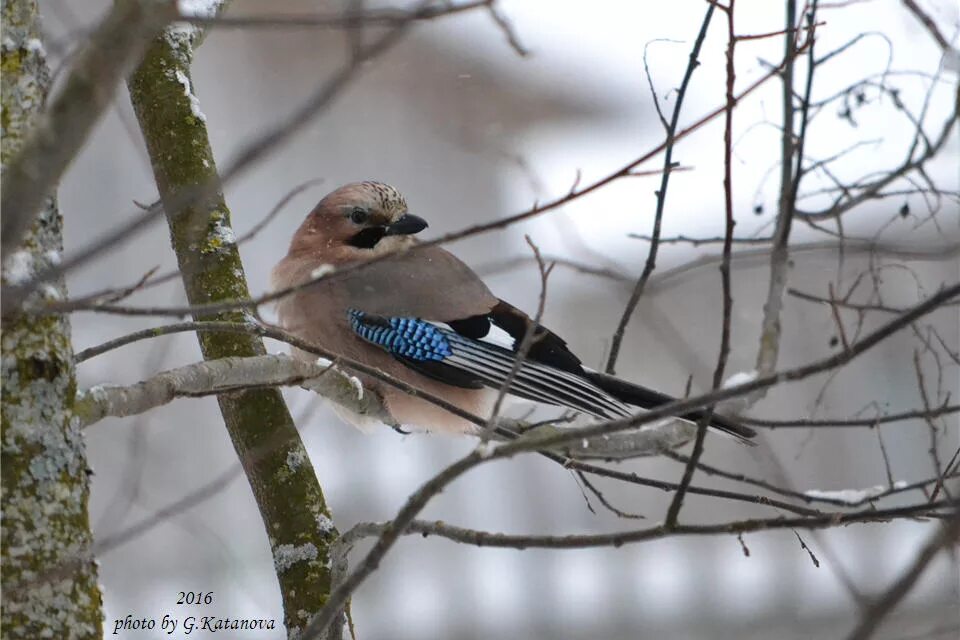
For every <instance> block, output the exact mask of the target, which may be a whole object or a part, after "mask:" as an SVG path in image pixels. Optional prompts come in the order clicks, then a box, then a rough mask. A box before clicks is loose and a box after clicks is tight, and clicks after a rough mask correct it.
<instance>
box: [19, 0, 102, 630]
mask: <svg viewBox="0 0 960 640" xmlns="http://www.w3.org/2000/svg"><path fill="white" fill-rule="evenodd" d="M2 17H3V38H2V40H3V44H2V71H3V74H2V107H3V109H2V118H0V119H2V134H0V135H2V141H3V151H2V165H3V167H4V169H6V167H7V165H8V163H9V162H10V160H11V159H12V158H13V157H14V155H15V154H16V153H17V151H18V150H19V149H20V148H21V147H22V145H23V141H24V139H25V137H26V135H27V134H28V132H29V131H30V129H31V127H32V126H33V125H34V124H35V122H36V118H37V116H38V114H39V113H40V110H41V109H42V107H43V104H44V100H45V99H46V95H47V91H48V89H49V86H50V73H49V68H48V67H47V64H46V58H45V54H44V51H43V45H42V43H41V41H40V39H39V38H40V24H39V15H38V8H37V3H36V2H35V1H34V0H5V1H4V2H3V3H2ZM61 248H62V236H61V218H60V214H59V211H58V210H57V204H56V200H55V199H54V198H48V199H47V200H46V202H45V204H44V206H43V208H42V211H41V212H40V214H39V216H38V217H37V219H36V220H35V221H34V223H33V225H32V228H31V229H30V230H29V232H28V233H27V236H26V237H25V239H24V243H23V245H22V246H21V247H18V248H17V250H16V251H14V252H12V253H10V254H9V255H6V256H4V261H3V283H4V285H8V284H19V283H23V282H26V281H28V280H30V279H31V278H32V277H33V275H34V274H35V273H36V272H37V270H38V269H42V268H44V267H45V266H49V265H51V264H53V263H56V261H58V260H59V256H60V250H61ZM65 294H66V290H65V287H64V283H63V281H62V280H59V281H57V282H52V283H49V284H46V285H43V286H42V287H40V289H39V290H38V292H37V293H35V294H33V297H34V298H35V299H36V297H40V298H42V299H45V300H52V299H57V298H62V297H64V296H65ZM2 352H3V357H2V380H3V395H2V440H3V442H2V448H0V453H2V461H0V466H2V478H3V489H2V490H3V493H2V495H3V498H2V504H3V522H2V545H0V559H2V563H3V612H2V615H0V635H2V636H3V637H5V638H91V639H93V638H101V637H102V614H101V610H100V604H101V594H100V590H99V587H98V585H97V566H96V563H95V562H94V560H93V557H92V555H91V545H92V535H91V533H90V522H89V517H88V514H87V502H88V498H89V494H90V482H89V470H88V469H87V458H86V452H85V449H84V442H83V435H82V432H81V430H80V427H79V422H78V421H77V420H75V418H74V416H73V401H74V396H75V392H76V380H75V377H74V359H73V346H72V344H71V342H70V323H69V321H68V319H67V318H66V317H65V316H54V315H48V316H39V317H25V316H21V317H13V318H10V319H7V320H5V321H4V325H3V338H2Z"/></svg>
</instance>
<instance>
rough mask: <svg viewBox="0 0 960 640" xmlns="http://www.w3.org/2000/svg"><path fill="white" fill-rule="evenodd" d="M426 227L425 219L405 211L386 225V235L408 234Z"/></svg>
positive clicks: (418, 231)
mask: <svg viewBox="0 0 960 640" xmlns="http://www.w3.org/2000/svg"><path fill="white" fill-rule="evenodd" d="M426 228H427V221H426V220H424V219H423V218H421V217H419V216H415V215H411V214H409V213H405V214H403V215H402V216H400V217H399V218H397V219H396V221H394V223H393V224H389V225H387V227H386V229H387V233H386V235H388V236H409V235H413V234H415V233H420V232H421V231H423V230H424V229H426Z"/></svg>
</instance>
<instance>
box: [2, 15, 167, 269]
mask: <svg viewBox="0 0 960 640" xmlns="http://www.w3.org/2000/svg"><path fill="white" fill-rule="evenodd" d="M175 16H176V9H175V3H173V2H153V1H144V0H120V1H119V2H115V3H114V4H113V9H112V10H111V11H110V13H108V14H107V16H106V18H104V20H103V22H101V23H100V26H98V27H97V29H96V31H94V32H93V34H92V35H91V36H90V38H89V40H88V41H87V43H86V45H85V46H84V47H83V49H81V50H80V51H79V52H78V53H76V54H75V58H74V59H75V63H74V65H73V70H72V71H71V72H70V75H69V77H68V78H67V79H66V80H65V81H64V85H63V88H62V89H61V91H60V93H59V94H58V95H57V97H56V98H54V99H53V100H52V101H51V102H50V103H49V105H48V106H47V109H46V112H45V113H44V115H43V116H42V118H41V120H40V121H39V122H38V123H37V125H36V127H35V128H34V130H33V131H32V133H31V136H30V138H29V140H28V141H27V142H26V143H25V144H24V146H23V147H22V148H21V150H20V151H19V153H18V154H17V156H16V157H15V158H14V159H13V160H12V161H11V162H10V163H9V164H8V165H7V166H6V168H5V169H4V172H3V178H2V183H3V184H2V192H3V194H2V196H0V209H3V225H2V227H3V228H2V231H0V235H2V237H3V240H2V248H0V252H2V253H3V254H5V255H6V254H9V253H10V252H12V251H13V250H14V249H16V248H17V247H18V246H20V242H21V240H22V239H23V234H24V233H25V232H26V230H27V229H28V228H29V227H30V223H31V222H32V221H33V219H34V216H35V214H36V212H37V210H38V209H39V208H40V205H41V204H42V203H43V201H44V200H45V199H46V198H47V197H49V196H50V195H51V192H52V191H53V188H54V186H55V185H56V184H57V183H58V182H59V181H60V177H61V176H62V175H63V172H64V170H66V168H67V165H69V164H70V161H71V160H72V159H73V157H74V156H75V155H76V154H77V152H78V151H79V150H80V148H81V147H82V146H83V143H84V142H85V141H86V139H87V136H88V135H89V134H90V132H91V131H92V130H93V127H94V125H96V123H97V121H98V120H99V119H100V116H101V115H102V114H103V112H104V111H105V110H106V109H107V106H108V105H109V104H110V101H111V99H112V97H113V92H114V90H115V89H116V87H117V84H118V83H119V82H120V81H121V80H122V79H123V76H124V74H125V73H127V72H128V71H129V70H130V68H131V67H132V66H133V65H134V64H136V62H137V60H138V59H139V58H140V56H141V55H142V54H143V52H144V51H145V50H146V47H147V45H148V44H149V43H150V40H151V39H152V38H153V36H154V35H156V34H157V33H159V32H160V29H161V28H163V26H164V25H165V24H166V23H167V22H169V21H170V20H171V19H173V18H174V17H175Z"/></svg>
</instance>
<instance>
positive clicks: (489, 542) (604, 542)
mask: <svg viewBox="0 0 960 640" xmlns="http://www.w3.org/2000/svg"><path fill="white" fill-rule="evenodd" d="M937 504H938V505H939V506H938V509H949V508H951V507H953V506H955V505H954V503H952V502H950V501H942V502H939V503H937ZM935 511H936V510H935V509H933V508H931V506H930V505H910V506H907V507H896V508H893V509H864V510H863V511H858V512H855V513H843V514H830V515H825V516H815V517H802V518H766V519H755V520H741V521H737V522H729V523H722V524H694V525H682V524H678V525H676V526H675V527H673V528H669V527H666V526H664V525H660V526H656V527H649V528H646V529H637V530H632V531H618V532H614V533H600V534H583V535H576V534H574V535H566V536H538V535H510V534H504V533H493V532H489V531H478V530H475V529H466V528H463V527H457V526H455V525H451V524H447V523H445V522H436V521H434V522H431V521H424V520H414V521H412V522H411V523H410V524H409V526H408V527H407V528H406V530H405V531H404V533H403V535H420V536H423V537H428V536H437V537H441V538H445V539H447V540H450V541H452V542H458V543H461V544H469V545H472V546H477V547H498V548H507V549H517V550H519V551H524V550H526V549H586V548H594V547H614V548H616V547H621V546H623V545H625V544H635V543H639V542H648V541H650V540H658V539H661V538H668V537H672V536H704V535H736V534H741V535H742V534H744V533H755V532H758V531H778V530H786V529H808V530H816V529H828V528H832V527H835V526H842V525H847V524H854V523H869V522H885V521H889V520H891V519H896V518H915V517H918V516H919V517H924V516H928V515H930V514H931V513H933V512H935ZM392 524H393V523H382V524H381V523H371V522H363V523H360V524H357V525H355V526H354V527H353V528H352V529H351V530H350V531H348V532H347V533H346V534H344V537H347V536H348V535H349V540H350V541H351V542H353V543H355V542H356V541H357V540H359V539H361V538H365V537H373V536H378V535H382V534H383V533H384V532H385V531H386V530H387V529H388V528H390V527H391V525H392Z"/></svg>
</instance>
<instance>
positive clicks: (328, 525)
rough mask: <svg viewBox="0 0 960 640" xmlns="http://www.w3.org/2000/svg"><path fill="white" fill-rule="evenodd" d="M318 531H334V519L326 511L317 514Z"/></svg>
mask: <svg viewBox="0 0 960 640" xmlns="http://www.w3.org/2000/svg"><path fill="white" fill-rule="evenodd" d="M317 531H319V532H320V533H329V532H331V531H333V520H331V519H330V516H328V515H327V514H325V513H321V514H320V515H318V516H317Z"/></svg>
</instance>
